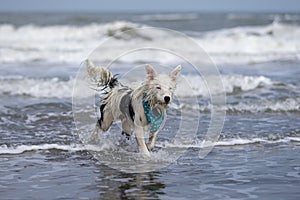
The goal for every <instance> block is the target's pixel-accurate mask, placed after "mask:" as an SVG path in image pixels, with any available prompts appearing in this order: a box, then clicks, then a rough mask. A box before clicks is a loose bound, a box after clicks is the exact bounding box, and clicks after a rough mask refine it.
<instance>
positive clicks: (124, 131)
mask: <svg viewBox="0 0 300 200" xmlns="http://www.w3.org/2000/svg"><path fill="white" fill-rule="evenodd" d="M122 135H125V136H126V138H127V139H128V140H129V139H130V136H131V126H130V124H129V122H128V120H127V119H126V118H124V119H122Z"/></svg>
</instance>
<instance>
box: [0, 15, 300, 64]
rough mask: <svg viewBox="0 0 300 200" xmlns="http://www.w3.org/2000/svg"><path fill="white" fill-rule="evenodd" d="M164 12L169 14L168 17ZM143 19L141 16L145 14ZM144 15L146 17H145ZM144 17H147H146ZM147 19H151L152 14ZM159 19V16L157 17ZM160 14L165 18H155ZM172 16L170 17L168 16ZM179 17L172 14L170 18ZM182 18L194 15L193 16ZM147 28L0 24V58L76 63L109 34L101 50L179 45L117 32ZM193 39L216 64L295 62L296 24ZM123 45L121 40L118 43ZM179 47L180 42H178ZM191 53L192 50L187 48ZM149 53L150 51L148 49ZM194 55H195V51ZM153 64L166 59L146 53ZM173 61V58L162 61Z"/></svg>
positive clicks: (299, 52) (299, 48)
mask: <svg viewBox="0 0 300 200" xmlns="http://www.w3.org/2000/svg"><path fill="white" fill-rule="evenodd" d="M167 16H168V15H167ZM144 17H145V16H144ZM146 17H147V16H146ZM148 17H149V16H148ZM152 17H155V15H154V16H152ZM156 17H157V18H159V16H156ZM160 17H162V18H164V17H166V16H160ZM171 17H172V16H169V18H171ZM175 17H179V16H173V18H175ZM187 17H195V16H193V15H191V16H189V15H188V16H187ZM140 27H146V25H143V24H137V23H131V22H127V21H115V22H109V23H105V24H89V25H86V26H72V25H55V26H54V25H53V26H37V25H23V26H20V27H16V26H14V25H11V24H2V25H0V34H1V35H3V36H5V37H1V38H0V62H1V63H24V62H25V63H28V62H29V63H30V62H49V63H57V62H61V63H72V64H74V63H80V62H81V61H82V60H84V59H85V58H86V57H87V56H88V55H89V53H90V52H92V51H93V50H94V49H95V48H96V47H97V46H98V45H100V44H101V43H102V42H103V41H105V39H107V38H108V37H112V40H111V41H112V46H111V49H103V51H105V52H106V53H109V52H110V51H111V52H112V54H113V52H114V51H113V50H114V48H116V47H117V48H122V46H118V44H119V41H120V40H122V41H123V42H124V45H126V47H128V46H129V47H130V46H132V47H134V44H135V43H136V42H141V41H148V42H149V44H151V43H152V44H161V43H162V42H163V43H165V42H168V43H169V45H178V41H176V40H177V39H178V38H172V37H168V38H167V40H166V35H160V34H161V33H155V32H153V31H151V32H149V33H144V32H143V33H140V32H139V31H138V30H137V31H132V32H131V33H130V34H120V33H122V32H124V31H127V30H132V29H134V28H140ZM192 37H193V39H194V41H196V42H197V43H198V44H199V45H200V46H202V47H203V49H204V50H205V51H207V52H208V53H209V55H211V56H212V58H213V59H214V60H215V61H216V62H217V63H218V64H220V63H221V64H222V63H253V62H265V61H270V60H287V59H288V60H299V58H300V39H299V38H300V27H299V26H297V25H287V24H282V23H278V22H274V23H272V24H269V25H265V26H251V27H236V28H227V29H221V30H214V31H208V32H205V33H203V32H198V33H196V34H193V36H192ZM122 44H123V43H122ZM182 45H183V44H182ZM190 51H191V52H190V54H191V55H193V51H192V50H190ZM149 53H151V52H149ZM194 56H199V55H196V54H195V55H194ZM150 57H151V58H153V59H152V60H151V61H152V62H155V61H157V62H162V61H165V59H162V57H157V56H155V54H153V56H150ZM120 61H123V62H129V63H135V62H141V61H144V62H149V60H143V56H142V57H139V56H131V57H130V58H129V57H127V59H125V60H122V59H121V60H120ZM167 61H168V62H170V63H172V62H175V61H176V60H174V59H173V60H172V58H171V59H170V60H168V59H167Z"/></svg>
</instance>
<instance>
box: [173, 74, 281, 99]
mask: <svg viewBox="0 0 300 200" xmlns="http://www.w3.org/2000/svg"><path fill="white" fill-rule="evenodd" d="M215 78H216V77H215V76H210V77H205V79H203V78H202V77H200V76H191V75H186V76H185V75H183V76H182V79H184V81H183V80H181V81H179V83H178V86H177V89H176V95H178V96H210V95H216V94H220V93H222V92H223V89H222V88H216V87H213V88H212V90H209V88H208V87H207V85H206V82H207V81H209V79H212V80H214V79H215ZM220 79H221V80H222V82H223V86H224V90H225V92H226V93H227V94H232V93H234V92H236V91H241V92H247V91H250V90H254V89H256V88H260V87H264V86H269V85H273V84H275V82H273V81H272V80H271V79H269V78H267V77H264V76H243V75H220ZM188 91H190V93H189V92H188Z"/></svg>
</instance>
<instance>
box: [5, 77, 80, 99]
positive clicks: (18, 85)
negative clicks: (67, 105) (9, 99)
mask: <svg viewBox="0 0 300 200" xmlns="http://www.w3.org/2000/svg"><path fill="white" fill-rule="evenodd" d="M73 83H74V79H70V80H68V81H62V80H60V79H59V78H56V77H55V78H51V79H31V78H23V77H21V76H20V77H14V78H12V79H7V78H2V79H0V94H5V95H21V96H31V97H40V98H70V97H71V96H72V88H73Z"/></svg>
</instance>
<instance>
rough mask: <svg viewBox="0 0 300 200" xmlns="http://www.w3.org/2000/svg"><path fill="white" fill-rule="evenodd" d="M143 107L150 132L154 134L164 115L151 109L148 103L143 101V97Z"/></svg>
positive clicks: (160, 111) (158, 110) (156, 109)
mask: <svg viewBox="0 0 300 200" xmlns="http://www.w3.org/2000/svg"><path fill="white" fill-rule="evenodd" d="M143 107H144V110H145V115H146V118H147V121H148V123H149V124H150V132H151V133H154V132H156V131H157V130H158V129H159V128H160V126H161V124H162V122H163V120H164V113H163V112H162V110H161V109H159V108H157V107H156V108H154V109H151V108H150V105H149V103H148V102H147V101H145V96H144V98H143Z"/></svg>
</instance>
